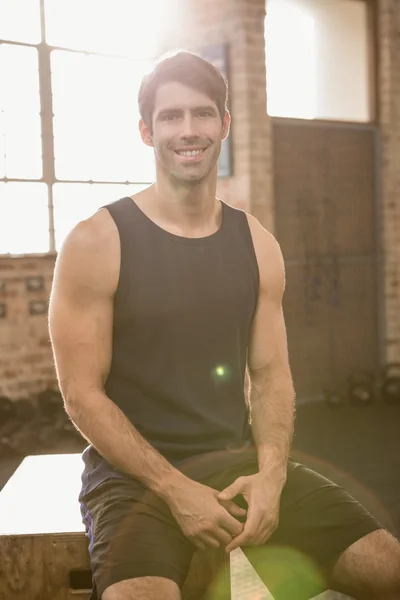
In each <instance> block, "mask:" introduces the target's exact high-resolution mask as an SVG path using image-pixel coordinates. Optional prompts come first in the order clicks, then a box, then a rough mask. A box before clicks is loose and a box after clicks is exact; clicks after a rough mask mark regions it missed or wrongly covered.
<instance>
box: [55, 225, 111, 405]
mask: <svg viewBox="0 0 400 600" xmlns="http://www.w3.org/2000/svg"><path fill="white" fill-rule="evenodd" d="M81 234H82V231H81V232H74V233H72V235H71V236H70V238H69V239H67V240H66V243H65V244H64V246H63V248H62V250H61V251H60V253H59V255H58V258H57V262H56V267H55V272H54V278H53V286H52V291H51V295H50V305H49V330H50V338H51V343H52V347H53V354H54V361H55V366H56V370H57V377H58V381H59V385H60V388H61V391H62V393H63V396H64V399H65V401H66V403H68V402H73V401H74V400H75V399H76V398H78V397H80V396H82V394H84V393H85V392H86V391H89V390H92V389H99V388H103V387H104V383H105V380H106V378H107V375H108V372H109V368H110V364H111V348H112V322H113V294H112V287H113V285H112V281H110V278H109V277H108V275H107V264H105V262H104V261H102V260H101V259H100V257H99V254H98V252H97V253H96V252H93V250H94V248H93V244H91V243H90V242H89V243H88V242H87V241H85V240H82V237H80V235H81Z"/></svg>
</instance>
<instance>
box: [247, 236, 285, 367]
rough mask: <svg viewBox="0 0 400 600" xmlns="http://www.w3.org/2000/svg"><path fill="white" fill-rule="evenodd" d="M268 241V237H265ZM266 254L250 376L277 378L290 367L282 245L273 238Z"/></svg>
mask: <svg viewBox="0 0 400 600" xmlns="http://www.w3.org/2000/svg"><path fill="white" fill-rule="evenodd" d="M264 241H265V236H264ZM266 246H267V249H268V251H266V252H262V251H260V252H259V257H258V261H259V271H260V286H259V297H258V304H257V309H256V312H255V315H254V318H253V323H252V327H251V334H250V343H249V353H248V368H249V372H250V375H252V374H253V375H254V374H256V373H261V372H262V373H263V374H265V375H268V376H274V375H275V374H278V373H280V372H281V371H282V370H283V371H287V370H288V368H289V364H288V363H289V360H288V348H287V336H286V326H285V319H284V315H283V308H282V299H283V293H284V288H285V268H284V262H283V258H282V254H281V251H280V248H279V245H278V244H277V243H276V241H275V240H273V239H269V240H268V243H267V245H266Z"/></svg>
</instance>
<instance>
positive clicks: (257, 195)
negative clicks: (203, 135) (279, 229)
mask: <svg viewBox="0 0 400 600" xmlns="http://www.w3.org/2000/svg"><path fill="white" fill-rule="evenodd" d="M168 1H169V2H171V12H170V16H171V19H172V22H173V23H174V25H173V26H171V28H170V29H169V31H168V35H166V37H165V39H164V40H163V41H160V50H161V51H162V50H165V49H169V48H171V47H177V46H180V47H185V48H188V49H193V50H196V49H199V48H200V47H203V46H207V45H212V44H216V43H221V42H227V43H228V44H229V54H230V55H229V59H230V90H231V112H232V117H233V127H232V143H233V154H234V174H233V176H232V177H230V178H228V179H224V180H221V181H220V183H219V189H218V192H219V194H220V195H221V197H223V198H225V199H226V200H227V201H228V202H230V203H231V204H233V205H235V206H238V207H241V208H244V209H246V210H249V211H250V212H252V213H253V214H255V215H256V216H257V217H258V218H259V219H260V220H261V222H262V223H263V224H264V225H265V226H266V227H267V228H269V229H270V230H273V195H272V183H273V182H272V150H271V149H272V144H271V130H270V120H269V119H268V117H267V115H266V110H265V107H266V92H265V87H266V86H265V68H264V27H263V25H264V16H265V7H264V0H219V1H218V2H216V1H215V0H203V1H202V2H197V1H195V0H168ZM378 13H379V37H380V43H379V67H380V68H379V74H380V75H379V82H378V87H379V96H380V105H381V110H380V122H381V128H382V190H381V193H382V202H381V207H382V211H381V221H382V227H383V251H384V268H385V289H384V298H385V303H384V321H385V324H386V334H385V342H386V348H387V356H388V359H390V360H400V310H399V308H400V208H399V203H398V194H399V190H400V2H399V0H379V10H378ZM53 266H54V257H53V256H46V257H36V258H35V257H26V258H15V259H10V258H1V257H0V304H2V303H3V304H5V305H6V309H7V315H6V317H5V318H0V395H2V394H4V395H6V396H9V397H11V398H18V397H21V396H26V395H29V394H34V393H36V392H37V391H39V390H41V389H43V388H44V387H46V386H48V385H52V384H53V383H54V382H55V374H54V369H53V363H52V357H51V353H50V348H49V342H48V333H47V317H46V315H30V314H29V302H30V301H31V300H47V298H48V293H49V289H50V284H51V276H52V271H53ZM36 274H41V275H43V277H44V280H45V287H44V289H43V290H42V291H36V292H29V293H28V292H27V291H26V289H25V277H26V276H28V275H29V276H30V275H36ZM3 282H5V284H3ZM3 287H4V289H3Z"/></svg>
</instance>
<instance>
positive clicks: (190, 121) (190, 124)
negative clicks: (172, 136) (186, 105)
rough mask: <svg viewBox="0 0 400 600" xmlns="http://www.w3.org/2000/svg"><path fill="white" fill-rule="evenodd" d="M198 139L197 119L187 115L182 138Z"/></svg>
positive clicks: (183, 121)
mask: <svg viewBox="0 0 400 600" xmlns="http://www.w3.org/2000/svg"><path fill="white" fill-rule="evenodd" d="M196 137H198V132H197V129H196V123H195V119H194V118H193V116H192V115H191V114H187V115H185V117H184V119H183V120H182V129H181V138H182V139H193V138H196Z"/></svg>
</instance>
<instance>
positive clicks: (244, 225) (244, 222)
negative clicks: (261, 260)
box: [239, 210, 260, 296]
mask: <svg viewBox="0 0 400 600" xmlns="http://www.w3.org/2000/svg"><path fill="white" fill-rule="evenodd" d="M239 212H240V213H241V215H240V217H241V219H240V224H241V229H242V230H243V233H244V237H245V244H246V246H247V247H248V249H249V253H250V256H251V258H252V260H253V264H254V271H255V277H256V286H257V296H258V292H259V289H260V267H259V264H258V260H257V254H256V249H255V248H254V242H253V236H252V234H251V229H250V225H249V220H248V218H247V214H246V213H245V212H244V210H240V211H239Z"/></svg>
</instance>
